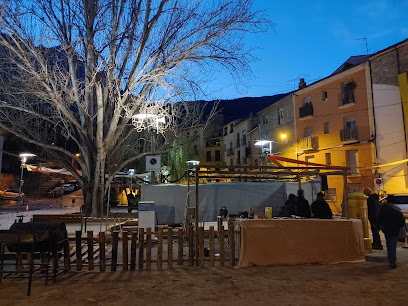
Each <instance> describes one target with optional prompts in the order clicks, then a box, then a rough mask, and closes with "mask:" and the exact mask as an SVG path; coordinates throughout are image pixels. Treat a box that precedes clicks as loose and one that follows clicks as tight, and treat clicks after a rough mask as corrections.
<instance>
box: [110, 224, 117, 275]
mask: <svg viewBox="0 0 408 306" xmlns="http://www.w3.org/2000/svg"><path fill="white" fill-rule="evenodd" d="M118 240H119V232H118V231H114V232H113V233H112V266H111V271H116V265H117V264H118Z"/></svg>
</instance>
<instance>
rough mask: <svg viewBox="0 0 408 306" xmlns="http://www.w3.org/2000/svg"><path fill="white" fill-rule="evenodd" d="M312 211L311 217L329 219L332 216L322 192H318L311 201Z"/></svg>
mask: <svg viewBox="0 0 408 306" xmlns="http://www.w3.org/2000/svg"><path fill="white" fill-rule="evenodd" d="M312 213H313V218H319V219H331V218H332V217H333V213H332V211H331V209H330V206H329V204H327V202H326V200H325V199H324V194H323V192H319V193H318V194H317V199H316V201H314V202H313V203H312Z"/></svg>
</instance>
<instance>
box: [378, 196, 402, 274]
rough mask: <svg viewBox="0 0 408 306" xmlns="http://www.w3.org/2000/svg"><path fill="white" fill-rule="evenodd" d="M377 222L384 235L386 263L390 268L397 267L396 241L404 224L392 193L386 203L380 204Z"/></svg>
mask: <svg viewBox="0 0 408 306" xmlns="http://www.w3.org/2000/svg"><path fill="white" fill-rule="evenodd" d="M378 224H379V226H380V228H381V230H382V231H383V233H384V235H385V239H386V243H387V255H388V264H389V265H390V268H391V269H395V268H396V267H397V243H398V239H399V233H400V230H401V227H403V226H404V225H405V218H404V214H403V213H402V212H401V209H400V208H399V207H397V206H396V205H395V197H394V196H393V195H389V196H388V197H387V203H385V204H382V205H381V208H380V216H379V219H378Z"/></svg>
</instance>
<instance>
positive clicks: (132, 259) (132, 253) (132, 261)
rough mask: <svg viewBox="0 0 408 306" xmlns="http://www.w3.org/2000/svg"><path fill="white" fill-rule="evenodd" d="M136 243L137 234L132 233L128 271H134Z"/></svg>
mask: <svg viewBox="0 0 408 306" xmlns="http://www.w3.org/2000/svg"><path fill="white" fill-rule="evenodd" d="M136 241H137V232H136V233H135V232H132V243H131V246H130V270H134V269H136Z"/></svg>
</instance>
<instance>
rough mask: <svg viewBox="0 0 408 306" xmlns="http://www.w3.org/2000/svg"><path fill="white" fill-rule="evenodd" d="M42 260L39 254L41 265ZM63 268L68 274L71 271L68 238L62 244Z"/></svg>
mask: <svg viewBox="0 0 408 306" xmlns="http://www.w3.org/2000/svg"><path fill="white" fill-rule="evenodd" d="M42 260H43V254H41V263H42ZM64 266H65V268H64V269H65V271H66V272H69V271H70V270H71V262H70V254H69V241H68V238H67V240H66V241H65V242H64Z"/></svg>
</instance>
